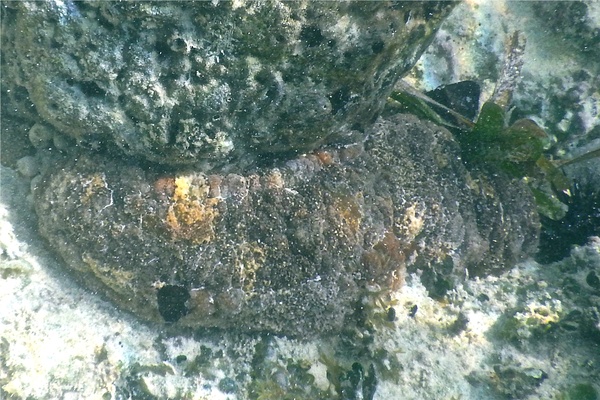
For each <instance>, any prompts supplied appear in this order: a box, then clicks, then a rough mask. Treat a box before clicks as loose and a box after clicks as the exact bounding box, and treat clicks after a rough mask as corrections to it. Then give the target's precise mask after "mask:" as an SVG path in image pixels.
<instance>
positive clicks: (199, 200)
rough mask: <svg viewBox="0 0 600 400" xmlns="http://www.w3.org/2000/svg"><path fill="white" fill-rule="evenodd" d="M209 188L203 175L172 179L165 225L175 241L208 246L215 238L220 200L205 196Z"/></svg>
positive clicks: (207, 194)
mask: <svg viewBox="0 0 600 400" xmlns="http://www.w3.org/2000/svg"><path fill="white" fill-rule="evenodd" d="M209 191H210V185H209V184H208V182H207V180H206V178H204V177H202V176H179V177H176V178H175V189H174V191H173V197H172V204H171V205H170V206H169V209H168V211H167V216H166V218H165V223H166V226H167V229H168V230H169V232H170V233H171V235H172V238H173V239H175V240H182V239H183V240H189V241H191V242H192V243H194V244H202V243H209V242H210V241H211V240H213V239H214V236H215V227H214V225H215V219H216V218H217V217H218V215H219V211H218V209H217V207H216V206H217V204H218V203H219V199H217V198H214V197H208V196H209Z"/></svg>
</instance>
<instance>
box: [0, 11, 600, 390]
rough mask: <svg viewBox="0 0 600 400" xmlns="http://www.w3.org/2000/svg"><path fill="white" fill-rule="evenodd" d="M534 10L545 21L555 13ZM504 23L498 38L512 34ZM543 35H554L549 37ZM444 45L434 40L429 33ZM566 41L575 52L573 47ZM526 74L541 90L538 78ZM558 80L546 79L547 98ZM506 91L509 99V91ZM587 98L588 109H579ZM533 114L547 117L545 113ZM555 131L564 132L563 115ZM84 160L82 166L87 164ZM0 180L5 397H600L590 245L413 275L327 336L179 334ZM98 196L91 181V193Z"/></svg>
mask: <svg viewBox="0 0 600 400" xmlns="http://www.w3.org/2000/svg"><path fill="white" fill-rule="evenodd" d="M461 7H462V9H460V8H459V10H458V11H459V12H461V13H462V14H460V13H456V14H455V16H456V18H461V17H460V16H461V15H462V16H464V15H467V16H470V17H472V18H474V19H475V20H476V21H477V18H480V19H484V20H490V19H491V20H493V17H490V15H494V14H493V13H492V14H489V13H486V12H484V10H486V8H485V7H484V6H483V5H481V9H480V11H479V13H478V12H474V10H472V9H470V8H469V7H467V6H466V5H464V6H461ZM498 7H499V6H498ZM507 8H508V9H509V10H508V11H507V10H506V9H501V7H499V8H498V9H499V10H500V11H501V12H500V14H497V17H496V18H498V19H501V17H502V15H504V14H503V13H506V12H510V8H511V7H508V6H507ZM534 11H535V10H534ZM538 11H539V10H538ZM546 12H547V13H549V14H550V15H551V14H552V9H549V10H546ZM588 12H589V13H591V15H592V16H593V15H595V14H594V13H597V9H596V11H594V8H593V7H592V6H590V7H589V9H588ZM517 15H521V16H522V15H523V14H517ZM541 15H544V14H541ZM451 23H452V20H450V21H448V25H447V28H448V30H444V27H443V30H442V32H443V33H444V34H449V33H448V31H449V30H450V31H451V27H452V25H451ZM475 25H476V24H475ZM473 29H474V32H475V33H473V32H471V34H474V35H475V37H477V29H475V28H473ZM502 29H505V30H506V32H508V33H509V30H510V29H509V28H506V27H505V26H504V27H503V28H502ZM502 29H500V31H502ZM531 29H532V30H534V29H533V28H531ZM506 32H505V33H506ZM554 34H555V35H557V36H558V37H560V32H559V33H554ZM461 35H462V36H463V37H465V36H467V37H468V34H465V33H464V32H462V33H460V32H459V35H458V36H461ZM499 36H502V35H500V34H499ZM444 38H445V37H443V36H440V37H438V40H442V41H443V39H444ZM571 39H572V40H574V39H573V38H571ZM593 39H594V37H593V35H592V38H591V39H589V40H591V44H592V45H594V43H596V42H594V41H593ZM498 40H500V39H498ZM500 41H501V40H500ZM478 43H479V42H478ZM588 44H589V43H588ZM596 45H597V43H596ZM573 47H575V48H576V49H577V46H576V45H573ZM534 49H535V50H539V49H536V48H534ZM496 50H497V51H498V53H500V52H501V50H498V49H496ZM571 50H572V49H571ZM571 50H570V51H571ZM427 57H428V55H425V57H424V58H423V60H426V59H427ZM477 57H482V55H481V54H480V55H478V56H477ZM477 57H475V56H472V57H471V58H472V59H473V60H475V59H478V58H477ZM448 59H450V58H448ZM456 59H460V57H457V58H456ZM467 64H468V62H467ZM580 64H581V63H580ZM584 67H585V68H582V69H587V70H589V69H590V68H591V67H590V66H589V65H584ZM592 67H593V65H592ZM419 68H425V70H426V71H431V70H436V68H432V69H431V70H427V67H426V66H425V67H422V66H418V67H417V69H415V73H416V74H417V75H418V73H419ZM556 69H560V68H559V67H556ZM421 71H422V70H421ZM592 71H593V69H592ZM430 73H431V74H433V72H430ZM479 73H482V72H479ZM427 76H430V75H427ZM593 76H594V75H593ZM468 77H469V78H473V76H468ZM439 79H440V82H444V81H443V79H442V78H439ZM539 79H540V81H542V83H543V79H544V77H541V78H539ZM565 79H566V80H567V81H568V80H569V78H565ZM524 81H525V82H528V81H527V80H524ZM592 81H593V80H586V82H592ZM529 82H534V83H531V86H532V87H533V86H535V85H536V84H537V83H535V82H536V81H535V79H533V80H530V81H529ZM553 82H555V81H553ZM444 83H447V82H444ZM550 86H551V85H550ZM542 87H543V85H542ZM555 87H556V86H551V88H552V89H553V90H554V88H555ZM583 87H587V86H586V85H585V84H584V85H583ZM588 89H589V90H588V91H585V90H584V91H582V92H580V94H581V100H582V101H583V102H584V103H582V104H583V105H582V106H581V107H579V108H577V109H576V110H575V111H576V112H571V113H570V114H568V115H571V116H573V115H575V116H579V117H578V118H579V119H577V118H576V120H577V121H578V120H582V121H586V122H585V124H584V123H582V125H581V126H583V127H584V128H585V129H584V131H585V133H588V134H589V132H590V131H593V129H594V118H588V119H586V118H585V117H586V116H587V115H589V113H590V112H591V113H592V114H593V109H594V108H593V103H594V101H595V100H594V95H595V94H594V89H593V88H592V89H590V88H588ZM553 90H547V91H546V92H543V93H545V95H546V96H547V100H544V101H543V102H542V103H544V102H545V101H547V102H548V103H552V102H553V101H557V102H559V101H560V99H559V100H556V96H555V92H554V91H553ZM590 91H591V93H590ZM595 93H596V94H597V91H596V92H595ZM516 98H517V99H519V92H517V94H516ZM590 103H591V104H592V106H589V105H586V104H590ZM552 104H554V103H552ZM590 110H592V111H590ZM595 115H597V111H596V114H595ZM542 117H545V118H546V119H548V120H551V118H549V117H548V115H542V116H541V117H540V118H542ZM552 118H555V119H556V118H557V117H552ZM546 119H540V120H546ZM560 126H562V127H569V126H571V125H570V124H568V123H567V122H563V123H562V124H561V125H560ZM571 129H574V128H571ZM552 132H554V130H552ZM592 136H593V133H592V135H588V136H585V135H583V134H581V135H580V136H579V137H578V138H577V139H578V141H579V142H583V143H585V144H586V145H590V143H591V144H592V145H593V137H592ZM563 143H566V142H565V141H563ZM573 147H575V146H573ZM574 151H575V152H576V151H577V150H574ZM313 161H315V160H313ZM320 161H321V162H322V160H320ZM81 163H82V165H85V160H83V161H81ZM24 164H26V163H23V162H22V163H21V165H20V166H18V169H19V170H20V172H21V174H22V175H29V174H27V167H28V165H27V164H26V165H24ZM579 169H580V170H579V171H575V169H573V170H574V171H573V172H571V174H572V175H574V176H576V177H581V176H584V175H585V176H591V178H589V179H588V180H589V181H591V182H592V184H596V183H594V178H593V177H594V171H597V163H596V164H595V163H594V162H593V161H591V162H588V163H586V164H585V165H583V166H580V167H579ZM581 170H583V172H582V171H581ZM590 171H592V172H590ZM1 173H2V175H1V176H0V178H1V179H2V180H1V182H2V197H1V200H2V205H3V208H2V210H0V212H1V218H2V220H1V227H2V231H1V232H0V238H1V243H0V246H1V249H2V260H1V262H0V278H1V281H0V297H1V304H2V305H3V307H2V308H1V311H0V319H1V320H2V331H1V332H2V334H1V342H0V365H1V368H0V395H1V396H2V397H6V398H32V399H38V398H39V399H55V398H64V399H80V398H81V399H87V398H92V399H93V398H98V399H129V398H131V399H154V398H156V399H165V398H171V399H179V398H194V399H203V398H206V399H220V398H222V399H247V398H248V399H269V398H274V399H286V398H289V399H319V398H340V399H358V398H363V399H369V398H376V399H389V398H406V399H424V398H434V399H438V398H440V399H452V398H456V399H459V398H463V399H595V398H598V396H599V394H598V393H599V391H600V387H598V384H597V382H599V381H600V348H599V346H600V345H599V343H600V338H599V335H600V333H599V324H600V316H599V309H600V279H599V277H600V240H598V238H595V237H590V238H587V239H586V242H587V244H585V245H583V246H580V247H576V248H575V249H574V250H573V251H572V252H571V254H570V255H569V256H568V257H567V258H565V259H564V260H562V261H559V262H556V263H548V264H546V265H540V264H537V263H535V262H534V261H526V262H524V263H521V264H518V265H516V266H515V267H514V268H512V269H510V270H508V271H506V272H504V273H498V274H496V275H497V276H485V275H484V276H481V277H478V278H474V279H470V280H467V281H464V282H460V283H456V284H455V286H454V288H453V289H452V290H449V291H447V292H446V293H445V295H444V296H443V297H442V298H440V297H439V296H437V297H436V299H433V298H432V293H431V286H430V285H424V284H423V281H427V276H424V275H422V274H421V271H419V270H418V269H417V270H413V271H409V273H408V274H407V276H406V277H405V280H406V282H405V284H404V286H402V287H400V288H399V289H397V290H395V291H393V292H392V293H382V295H381V296H377V295H375V296H372V297H370V298H369V299H368V300H365V302H364V303H363V304H362V306H361V307H359V308H358V309H359V311H358V312H357V315H356V324H354V325H351V326H348V327H347V329H342V330H341V331H340V332H339V334H337V335H333V336H323V337H320V338H311V339H309V340H299V339H292V338H286V337H284V336H278V335H272V334H269V333H263V334H259V333H239V332H238V333H236V332H233V331H223V330H211V329H205V330H196V331H184V332H182V331H180V330H173V329H169V328H168V327H162V328H161V327H157V326H156V325H152V324H150V325H148V324H145V323H143V322H140V321H139V319H137V318H136V317H134V316H133V315H131V314H128V313H126V312H123V311H120V310H117V309H115V308H114V305H112V303H110V302H109V301H107V300H106V299H104V298H102V297H99V296H97V295H96V293H94V292H90V291H88V290H85V289H83V288H82V287H81V286H80V285H79V284H78V282H76V281H75V280H74V279H73V277H72V276H71V275H69V274H67V273H66V271H65V270H64V268H63V267H62V265H61V263H62V260H59V259H58V258H57V256H56V254H55V253H51V252H50V251H49V250H48V249H47V248H46V246H45V244H44V242H43V240H42V239H41V238H40V236H39V235H38V233H36V229H37V227H36V226H37V222H36V221H35V219H36V218H35V216H34V215H33V214H34V211H33V208H32V205H31V204H30V203H29V202H28V200H27V199H28V197H29V186H28V183H27V182H26V180H24V179H23V178H22V176H19V174H18V173H17V172H15V171H14V170H13V169H11V168H7V167H4V166H3V167H2V170H1ZM65 173H67V174H68V170H67V171H66V172H65ZM284 175H285V174H284ZM30 176H31V175H30ZM76 176H81V175H76ZM271 182H272V180H271ZM596 182H597V181H596ZM101 183H102V182H101ZM275 183H276V182H275ZM91 187H92V188H94V186H93V185H92V186H91ZM102 187H103V186H102V185H99V186H97V189H99V190H102ZM361 204H362V203H361ZM103 205H106V204H101V206H103ZM596 207H597V206H596ZM346 209H348V207H347V208H346ZM286 211H287V210H286ZM166 213H167V214H168V211H166ZM592 232H593V229H592ZM90 250H92V249H90ZM425 283H428V282H425ZM428 289H429V290H428ZM211 315H212V314H211ZM334 324H335V323H334Z"/></svg>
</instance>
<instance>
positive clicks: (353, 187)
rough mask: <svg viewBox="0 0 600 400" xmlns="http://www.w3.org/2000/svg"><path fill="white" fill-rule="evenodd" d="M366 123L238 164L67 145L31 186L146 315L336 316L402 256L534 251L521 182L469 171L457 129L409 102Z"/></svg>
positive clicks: (126, 304)
mask: <svg viewBox="0 0 600 400" xmlns="http://www.w3.org/2000/svg"><path fill="white" fill-rule="evenodd" d="M368 133H369V137H368V139H367V140H366V141H364V142H363V143H359V144H356V145H353V146H348V147H346V148H343V149H339V150H320V151H316V152H314V153H311V154H309V155H306V156H302V157H300V158H298V159H295V160H291V161H287V162H285V163H282V164H281V165H280V166H279V167H272V168H261V169H257V170H255V171H254V172H251V173H248V174H246V175H243V176H242V175H237V174H223V175H204V174H201V173H198V172H193V171H179V172H176V173H169V172H154V171H149V170H145V169H143V168H141V167H139V166H137V165H134V164H128V163H122V162H117V161H114V160H105V159H103V158H101V157H99V156H93V155H87V154H79V155H77V156H74V155H72V154H71V155H70V156H68V157H64V156H60V157H64V161H63V162H58V161H57V162H55V163H54V165H53V167H52V168H50V169H49V170H48V171H47V172H46V175H45V176H44V178H43V179H42V180H41V181H40V182H39V183H38V184H37V188H36V191H35V194H36V196H35V202H36V210H37V213H38V215H39V216H40V230H41V233H42V234H43V235H44V236H45V237H46V238H47V239H48V240H49V241H50V243H51V245H52V246H53V247H54V248H55V249H57V250H58V252H59V253H60V254H61V255H62V256H63V257H64V258H65V260H66V261H67V263H68V264H69V266H70V267H71V268H72V269H74V270H77V271H79V273H80V275H81V276H83V277H84V279H85V280H86V281H87V283H88V285H90V286H91V287H92V288H94V289H96V290H98V291H99V292H101V293H106V294H107V295H108V297H110V298H111V299H113V300H114V301H115V302H116V303H117V304H119V305H120V306H121V307H123V308H125V309H128V310H131V311H133V312H134V313H136V314H137V315H140V316H142V317H143V318H145V319H147V320H151V321H163V320H167V321H169V322H175V321H177V323H178V324H180V325H190V326H209V327H210V326H216V327H223V328H241V329H248V330H268V331H271V332H277V333H283V334H289V335H297V336H312V335H314V334H318V333H323V332H329V331H332V330H335V329H340V328H341V327H342V326H343V324H344V323H345V319H346V317H348V315H349V314H350V313H351V312H352V311H353V304H355V303H356V302H357V301H359V300H360V298H361V296H362V295H364V294H365V292H366V291H367V290H373V288H374V287H375V288H380V289H379V290H382V291H387V290H390V289H393V288H395V287H398V286H399V284H401V282H402V279H403V276H404V271H405V268H407V267H408V268H409V269H411V270H417V269H419V270H422V271H423V274H424V277H425V278H426V279H429V280H430V281H431V282H434V281H436V280H440V279H452V277H462V276H465V275H466V274H467V270H468V272H469V274H470V275H479V274H484V273H485V274H487V273H494V272H499V271H501V270H502V269H503V268H505V267H507V266H508V267H509V266H511V265H512V264H513V263H514V262H516V261H517V260H518V259H520V258H521V257H523V256H526V255H528V254H531V253H532V252H533V251H535V248H536V243H537V214H536V210H535V205H534V202H533V200H532V198H531V197H530V196H528V195H527V193H528V192H527V189H526V188H525V187H524V186H523V184H522V183H519V182H517V181H511V180H509V179H507V178H503V177H502V175H497V176H496V177H494V178H490V177H488V176H486V175H485V174H482V173H478V172H473V173H469V172H468V171H467V170H466V169H465V167H464V166H463V164H462V162H461V161H460V150H459V148H458V146H457V144H456V143H455V142H454V140H453V138H452V136H451V134H450V133H449V132H448V131H446V130H445V129H443V128H440V127H438V126H436V125H434V124H432V123H428V122H422V121H420V120H418V119H417V118H416V117H413V116H407V115H398V116H395V117H392V118H390V119H389V120H383V119H380V120H378V121H377V122H376V123H375V124H374V126H373V127H371V128H370V129H369V130H368ZM51 153H52V152H51ZM60 157H59V158H60Z"/></svg>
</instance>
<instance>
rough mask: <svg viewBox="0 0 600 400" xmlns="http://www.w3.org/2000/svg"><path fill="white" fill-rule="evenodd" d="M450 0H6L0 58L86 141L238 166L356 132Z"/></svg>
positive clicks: (42, 105) (168, 158)
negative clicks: (263, 155) (166, 0)
mask: <svg viewBox="0 0 600 400" xmlns="http://www.w3.org/2000/svg"><path fill="white" fill-rule="evenodd" d="M453 5H454V3H450V2H440V3H438V2H392V1H376V2H362V1H358V2H337V1H335V2H330V1H325V2H321V1H300V2H286V1H264V2H263V1H260V2H254V1H252V2H243V1H234V2H229V1H222V2H210V1H198V2H190V1H185V2H146V1H143V2H104V1H102V2H93V1H90V2H84V1H82V2H79V1H77V2H75V1H71V0H65V1H56V0H53V1H46V2H38V1H19V2H9V3H8V4H7V6H8V8H7V9H6V10H4V12H3V17H4V18H3V40H4V39H6V41H5V42H4V43H3V45H4V47H5V48H4V49H3V52H4V54H5V57H7V59H8V61H6V64H5V71H6V72H7V73H10V74H14V80H15V81H16V82H17V83H18V85H21V86H24V87H26V88H27V91H28V94H29V98H30V99H31V101H32V102H33V103H34V104H35V107H36V109H37V111H38V112H39V114H40V115H41V116H42V117H43V118H44V119H45V120H46V121H47V122H49V123H51V124H52V125H53V126H54V127H55V128H57V129H58V130H59V131H60V132H62V133H65V134H68V135H70V136H71V137H73V138H75V139H76V140H77V141H79V142H80V143H81V144H84V145H86V146H89V147H92V148H94V149H97V148H105V147H107V148H110V149H116V148H118V149H120V150H121V151H122V152H124V153H125V154H127V155H134V156H140V157H142V158H145V159H147V160H150V161H153V162H160V163H164V164H177V165H182V164H188V165H189V164H193V163H200V162H204V163H205V165H204V167H203V169H205V170H206V168H208V167H210V166H214V165H217V166H223V165H225V164H226V163H227V165H228V167H229V168H230V169H231V170H235V169H236V168H237V169H238V170H239V168H240V167H241V166H242V165H248V164H253V163H254V162H255V161H256V159H257V158H260V157H261V155H262V154H264V153H287V152H301V151H307V150H312V149H314V148H316V147H317V146H319V145H323V144H331V143H343V142H351V141H354V140H355V137H354V136H353V135H351V136H350V137H347V136H346V135H348V134H350V133H352V134H356V133H357V131H364V129H365V128H366V127H367V126H368V125H370V124H372V123H373V121H374V120H375V119H376V117H377V115H378V113H379V112H380V111H381V109H382V107H383V105H384V103H385V100H386V98H387V96H388V94H389V93H390V91H391V89H392V86H393V85H394V83H395V82H396V81H397V79H398V78H399V77H400V76H401V75H402V74H404V73H406V72H407V71H408V69H409V68H410V67H411V66H412V65H414V63H415V62H416V60H417V58H418V57H419V55H420V54H421V52H422V51H423V50H424V49H425V47H426V46H427V45H428V43H429V42H430V40H431V39H432V37H433V34H434V33H435V30H436V28H437V27H438V26H439V23H440V21H441V20H442V19H443V18H444V17H445V16H446V15H447V14H448V13H449V12H450V10H451V9H452V7H453ZM9 97H10V96H9ZM21 97H23V96H21ZM349 128H352V129H349ZM234 161H235V163H233V162H234ZM206 163H207V164H208V167H207V166H206Z"/></svg>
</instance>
